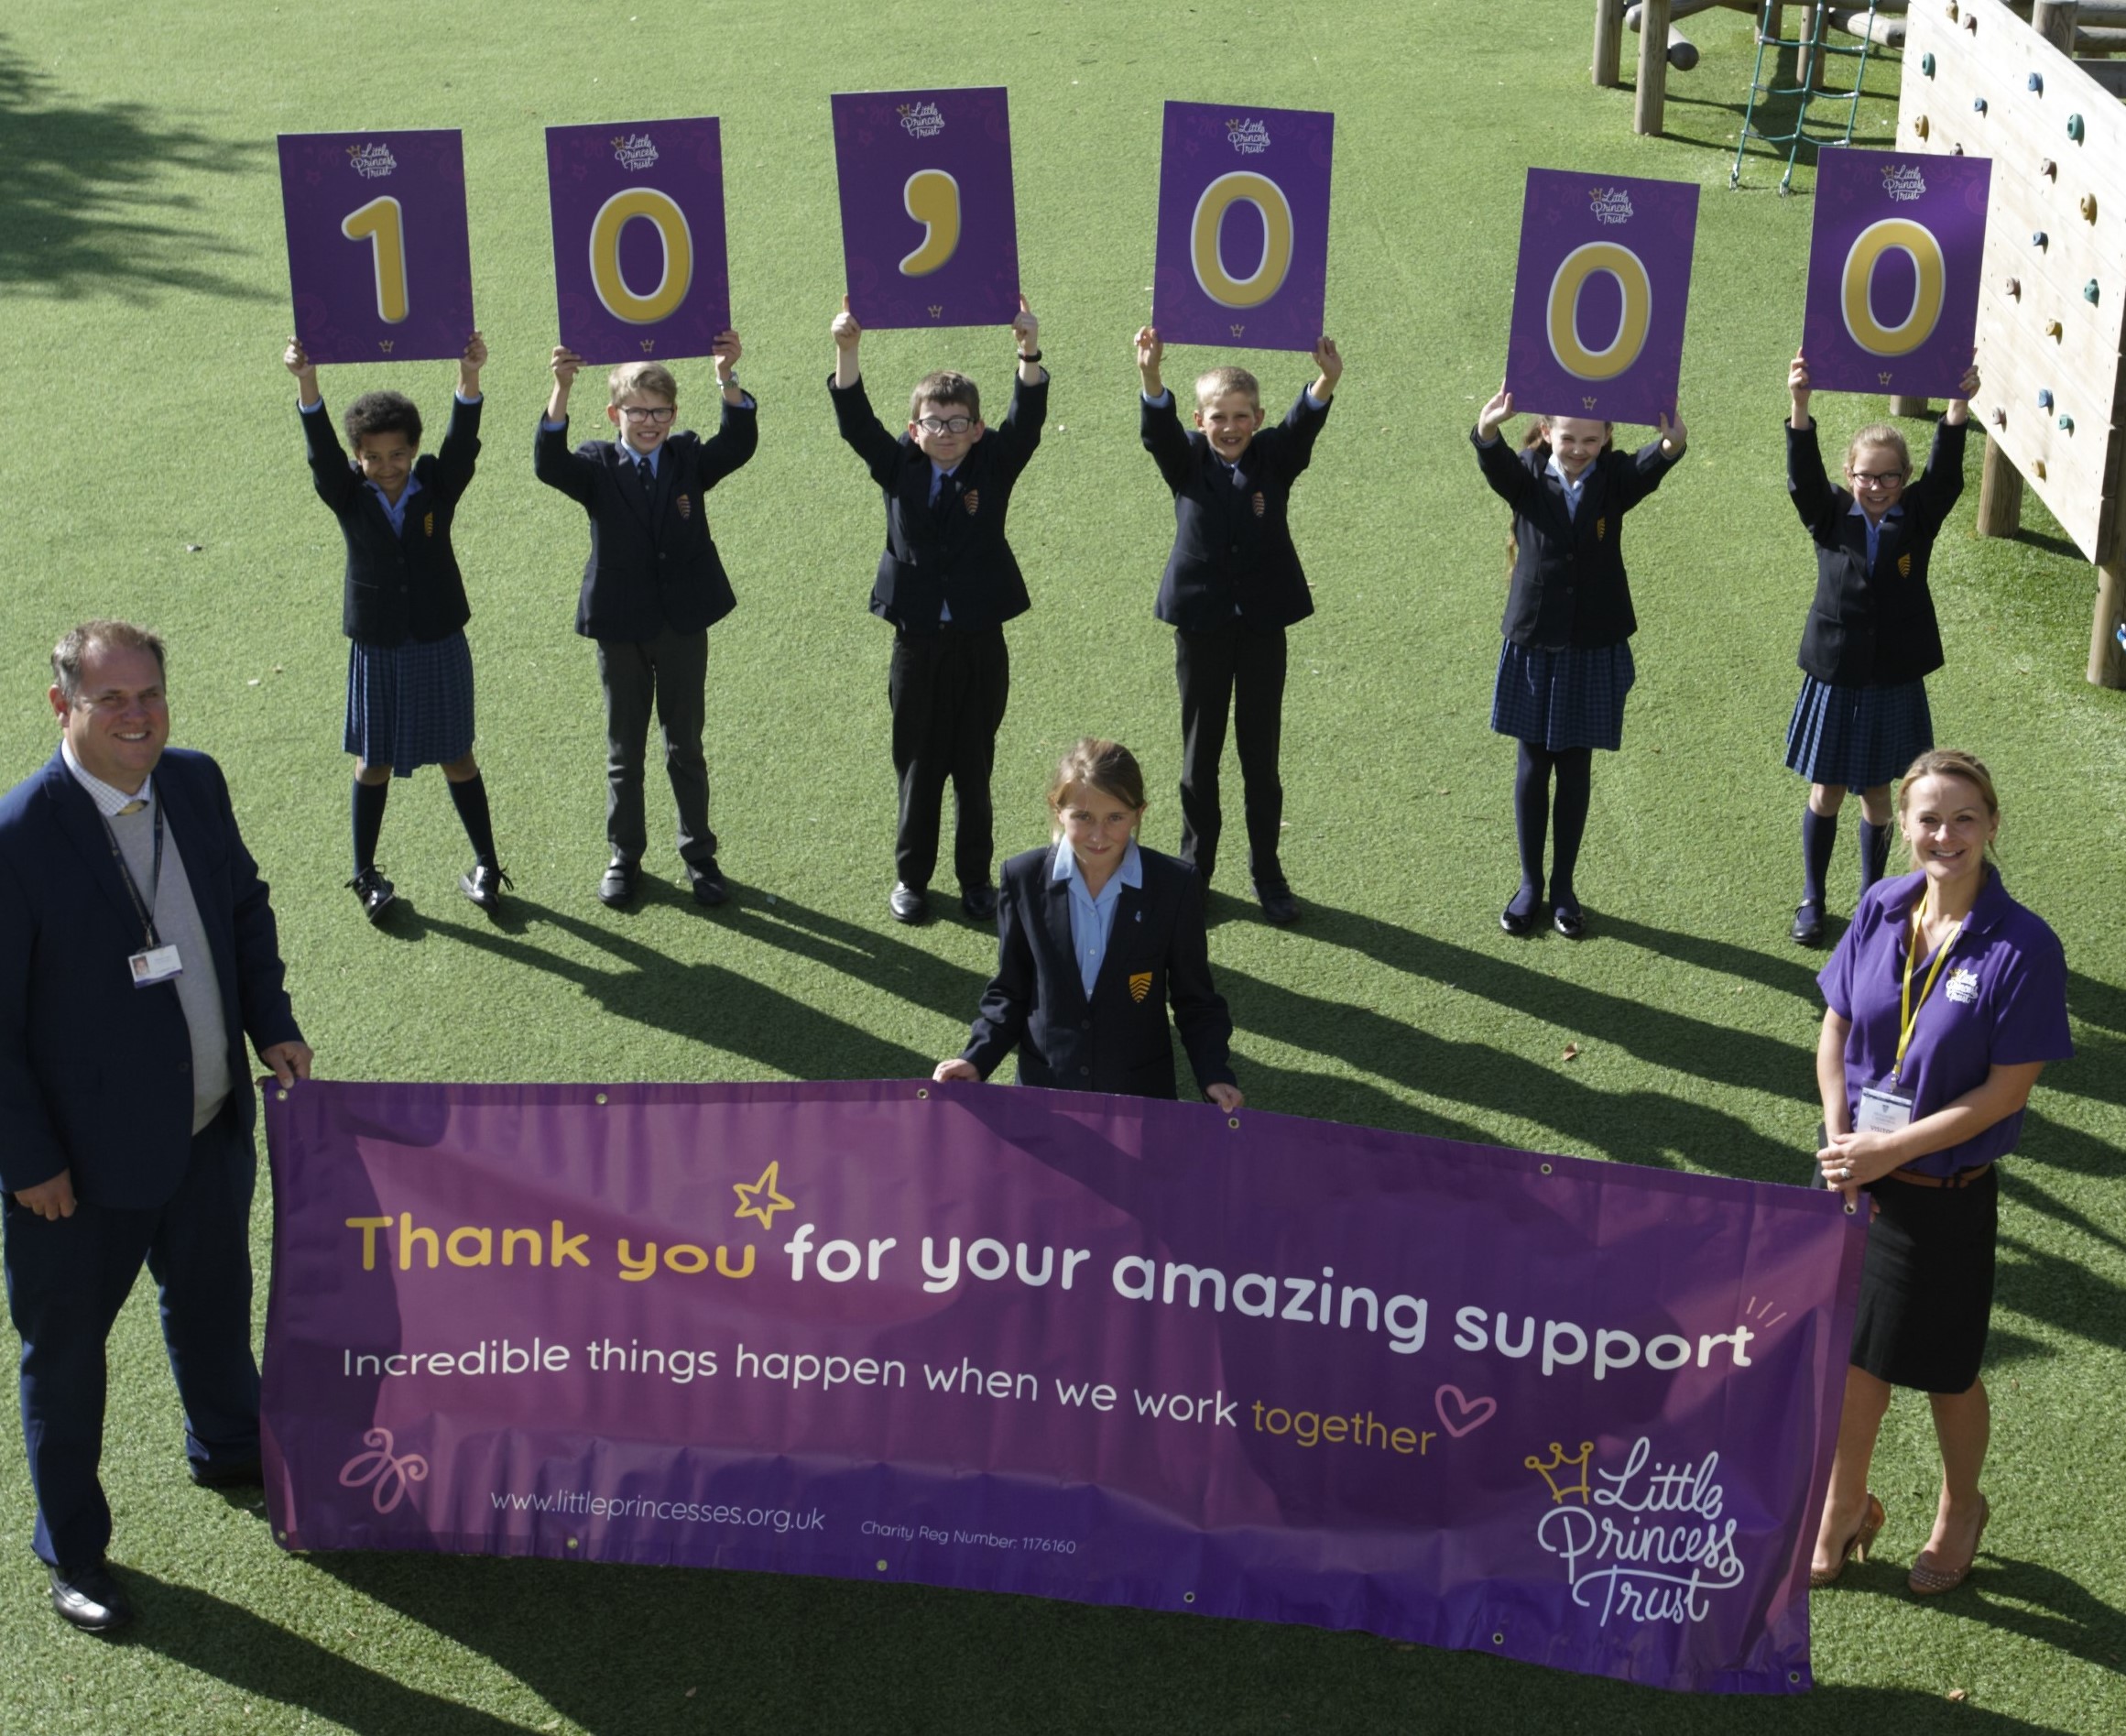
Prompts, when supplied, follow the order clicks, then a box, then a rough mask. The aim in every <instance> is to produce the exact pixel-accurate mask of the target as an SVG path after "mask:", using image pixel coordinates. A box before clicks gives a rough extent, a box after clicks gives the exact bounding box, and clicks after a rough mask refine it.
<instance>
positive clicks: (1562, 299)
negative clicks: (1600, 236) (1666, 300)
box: [1543, 241, 1653, 380]
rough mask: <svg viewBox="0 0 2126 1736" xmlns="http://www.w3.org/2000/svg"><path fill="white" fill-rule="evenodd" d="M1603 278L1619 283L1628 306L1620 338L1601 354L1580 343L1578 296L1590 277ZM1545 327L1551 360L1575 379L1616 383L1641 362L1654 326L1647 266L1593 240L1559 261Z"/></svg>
mask: <svg viewBox="0 0 2126 1736" xmlns="http://www.w3.org/2000/svg"><path fill="white" fill-rule="evenodd" d="M1601 276H1608V277H1612V278H1616V279H1617V287H1618V288H1619V289H1620V290H1622V291H1623V298H1624V305H1623V309H1622V311H1621V312H1619V315H1618V319H1617V332H1616V335H1615V336H1613V337H1612V338H1610V340H1609V341H1608V343H1607V344H1604V345H1603V346H1602V347H1601V348H1600V349H1598V350H1591V349H1589V348H1588V347H1587V346H1586V344H1582V343H1581V342H1580V292H1581V291H1582V290H1583V289H1586V287H1587V279H1588V278H1595V277H1601ZM1543 325H1544V328H1545V329H1546V330H1547V332H1548V333H1549V335H1550V353H1551V355H1553V356H1554V357H1555V358H1556V360H1557V364H1558V366H1560V367H1562V368H1564V369H1565V372H1566V373H1568V374H1570V375H1571V376H1572V377H1574V378H1575V379H1583V380H1613V379H1615V378H1616V377H1618V376H1619V375H1620V374H1622V373H1624V372H1625V371H1626V370H1627V369H1629V368H1630V366H1631V365H1632V363H1634V362H1636V361H1637V360H1638V359H1639V355H1640V352H1641V350H1643V349H1645V347H1646V334H1647V333H1648V332H1649V331H1650V330H1652V325H1653V280H1652V278H1650V277H1649V276H1648V275H1647V271H1646V264H1645V261H1643V260H1642V259H1641V258H1640V257H1639V256H1638V255H1637V254H1635V253H1633V252H1632V251H1631V249H1630V248H1629V247H1623V246H1618V245H1617V243H1615V242H1614V241H1590V242H1587V243H1586V244H1585V245H1583V246H1577V247H1575V248H1574V249H1573V250H1572V251H1571V252H1570V253H1568V254H1566V255H1565V257H1564V258H1563V259H1562V260H1560V261H1559V262H1558V267H1557V272H1556V275H1555V276H1554V277H1553V278H1551V280H1550V303H1549V306H1548V307H1547V308H1546V309H1545V311H1544V315H1543Z"/></svg>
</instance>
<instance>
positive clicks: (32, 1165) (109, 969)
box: [0, 748, 302, 1209]
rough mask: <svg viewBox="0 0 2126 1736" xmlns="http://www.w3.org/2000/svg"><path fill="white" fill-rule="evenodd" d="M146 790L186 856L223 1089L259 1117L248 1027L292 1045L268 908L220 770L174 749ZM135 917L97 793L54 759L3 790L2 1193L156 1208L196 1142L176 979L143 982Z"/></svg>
mask: <svg viewBox="0 0 2126 1736" xmlns="http://www.w3.org/2000/svg"><path fill="white" fill-rule="evenodd" d="M155 794H156V799H157V800H158V802H161V803H162V804H163V814H164V818H165V821H166V822H167V824H168V825H169V835H170V837H171V838H172V839H173V840H174V841H175V843H176V845H177V847H178V850H179V853H180V855H181V857H183V860H184V871H185V878H186V879H187V880H189V881H190V882H191V891H192V899H193V901H194V902H196V903H197V904H198V906H199V912H200V923H201V925H202V927H203V928H204V930H205V931H206V935H207V943H208V945H209V947H210V948H211V949H212V951H213V958H214V973H215V976H216V977H218V978H219V980H220V983H221V990H222V1018H223V1023H224V1026H225V1027H226V1028H227V1031H228V1034H229V1077H230V1079H231V1080H232V1081H234V1083H233V1084H232V1086H231V1087H230V1088H231V1092H232V1094H233V1095H234V1097H235V1098H236V1099H237V1104H238V1108H239V1113H240V1115H241V1117H242V1119H243V1125H244V1127H245V1130H246V1132H248V1130H249V1129H250V1126H251V1122H252V1118H253V1116H254V1114H255V1113H256V1103H255V1100H254V1098H253V1097H252V1091H251V1075H252V1071H253V1069H252V1065H251V1062H250V1060H249V1058H248V1057H247V1056H246V1055H245V1054H244V1039H245V1036H246V1035H248V1036H249V1037H250V1038H251V1040H252V1042H253V1043H255V1044H256V1046H257V1047H259V1048H261V1049H267V1048H270V1047H272V1046H273V1045H274V1044H275V1043H289V1042H300V1040H301V1035H302V1033H301V1032H300V1031H299V1030H298V1029H297V1027H296V1022H295V1014H294V1012H293V1010H291V1009H290V1007H289V999H288V993H287V990H286V988H284V987H283V984H282V977H283V975H284V972H283V969H282V966H281V962H280V946H279V940H278V935H277V934H276V932H275V929H274V923H273V908H272V906H271V905H270V904H269V903H268V902H267V889H266V882H265V881H264V880H262V879H259V878H258V865H257V864H256V862H254V861H253V860H252V859H251V853H250V852H249V851H248V850H246V849H245V847H244V840H243V838H242V837H241V836H240V835H238V833H237V830H236V816H235V814H234V813H233V812H232V811H231V809H230V806H229V786H228V784H227V783H226V782H225V781H224V780H223V777H222V769H221V768H220V767H219V766H217V765H216V764H215V763H214V762H213V760H212V759H208V758H207V756H206V755H205V754H202V753H191V752H187V751H186V750H185V749H183V748H169V749H167V750H166V751H165V752H164V754H163V756H162V759H161V761H160V763H159V764H158V765H157V767H156V768H155ZM140 944H141V932H140V918H139V915H138V914H137V912H136V911H135V909H134V906H133V901H132V899H131V897H130V896H129V895H128V894H127V893H126V890H125V881H124V879H122V878H121V877H120V875H119V872H118V865H117V863H116V861H115V860H114V857H113V856H112V853H111V841H110V835H109V833H108V832H107V831H106V830H105V829H104V824H103V823H102V821H101V820H100V819H99V817H98V815H97V813H96V807H95V803H94V802H92V801H91V800H90V799H89V793H88V792H87V791H85V790H83V789H82V786H81V785H80V784H79V783H78V782H76V781H75V780H74V777H73V774H72V773H71V772H70V771H69V770H67V768H66V762H65V761H64V760H63V759H61V758H60V756H59V755H58V754H57V753H54V754H53V755H52V757H51V759H50V760H49V762H48V763H47V764H46V766H45V768H44V770H41V771H39V772H38V773H36V774H35V775H34V776H32V777H29V778H26V779H24V780H23V781H22V782H20V783H18V784H16V786H15V788H14V789H12V790H10V791H9V792H7V794H6V795H5V797H0V1189H5V1191H6V1192H8V1193H10V1194H12V1193H16V1192H18V1191H19V1190H21V1189H23V1188H26V1187H35V1186H37V1185H38V1184H39V1183H42V1182H48V1181H49V1180H50V1179H51V1178H52V1177H53V1176H55V1175H57V1174H59V1173H60V1171H61V1170H71V1172H72V1181H73V1189H74V1193H75V1195H76V1196H77V1197H79V1198H81V1199H83V1200H86V1201H88V1202H90V1203H92V1204H94V1205H99V1206H116V1207H120V1208H125V1209H145V1208H149V1207H153V1206H160V1205H162V1204H163V1203H164V1202H166V1201H167V1200H168V1199H169V1197H170V1196H171V1195H172V1194H173V1193H175V1192H176V1191H177V1186H178V1184H179V1183H180V1181H181V1180H182V1179H183V1178H184V1173H185V1165H186V1163H187V1161H188V1159H189V1157H190V1155H191V1121H192V1080H191V1034H190V1032H189V1030H188V1029H187V1027H186V1024H185V1018H184V1013H183V1012H182V1010H180V1008H179V1005H178V999H177V986H176V984H174V983H157V984H154V985H152V986H150V987H147V988H136V987H135V986H134V984H133V979H132V977H131V975H130V973H129V972H128V971H127V969H126V964H125V961H126V959H127V958H128V957H129V956H131V955H133V954H134V953H136V952H137V951H138V950H139V948H140Z"/></svg>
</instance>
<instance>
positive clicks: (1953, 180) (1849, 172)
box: [1801, 147, 1993, 398]
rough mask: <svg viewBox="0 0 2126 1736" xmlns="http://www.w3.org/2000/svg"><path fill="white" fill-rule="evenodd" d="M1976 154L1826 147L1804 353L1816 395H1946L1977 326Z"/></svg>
mask: <svg viewBox="0 0 2126 1736" xmlns="http://www.w3.org/2000/svg"><path fill="white" fill-rule="evenodd" d="M1992 176H1993V165H1992V163H1991V162H1990V160H1989V159H1988V158H1983V157H1935V156H1918V157H1903V156H1900V155H1898V154H1897V153H1896V152H1894V151H1881V150H1861V149H1858V148H1854V147H1844V148H1829V147H1826V149H1825V150H1824V151H1823V153H1822V154H1821V155H1820V156H1819V157H1818V158H1816V209H1815V223H1814V224H1813V225H1812V227H1811V228H1810V231H1809V247H1808V300H1807V303H1806V305H1805V306H1804V309H1803V311H1802V325H1801V331H1802V338H1801V347H1802V354H1803V355H1806V356H1807V357H1808V367H1809V380H1810V384H1811V385H1813V386H1814V387H1815V388H1816V389H1817V390H1819V391H1833V392H1890V393H1894V394H1896V395H1897V396H1900V397H1906V398H1955V397H1957V396H1958V395H1959V390H1958V388H1959V387H1960V386H1961V384H1962V381H1963V377H1964V370H1965V369H1966V368H1968V367H1969V366H1970V365H1971V355H1972V353H1973V350H1974V347H1975V345H1976V344H1977V341H1978V331H1979V264H1980V262H1981V260H1982V258H1983V257H1984V254H1985V250H1986V193H1987V189H1988V188H1989V186H1990V184H1991V181H1992Z"/></svg>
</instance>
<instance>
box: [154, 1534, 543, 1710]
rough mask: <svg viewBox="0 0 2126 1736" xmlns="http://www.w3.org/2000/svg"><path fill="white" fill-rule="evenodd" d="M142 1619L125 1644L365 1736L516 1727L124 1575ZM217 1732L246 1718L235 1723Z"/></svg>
mask: <svg viewBox="0 0 2126 1736" xmlns="http://www.w3.org/2000/svg"><path fill="white" fill-rule="evenodd" d="M125 1583H126V1585H127V1587H128V1588H130V1589H132V1590H133V1591H134V1592H135V1594H136V1600H137V1602H138V1604H139V1608H140V1612H141V1616H142V1618H143V1619H142V1621H141V1623H140V1626H139V1628H138V1629H137V1630H136V1633H137V1635H138V1637H137V1638H136V1640H134V1641H133V1642H132V1643H134V1644H135V1645H137V1646H139V1647H140V1648H141V1649H143V1650H146V1651H149V1652H153V1653H155V1654H158V1656H161V1657H165V1658H168V1659H169V1661H170V1662H171V1663H173V1664H179V1665H183V1666H184V1667H185V1668H186V1669H189V1670H193V1671H196V1672H197V1673H198V1674H200V1675H202V1676H210V1677H212V1678H213V1679H214V1680H215V1681H218V1682H225V1683H227V1684H228V1685H229V1686H230V1687H233V1688H234V1689H235V1690H236V1691H237V1692H238V1693H241V1694H245V1695H255V1696H256V1697H257V1698H260V1699H265V1700H274V1701H277V1702H278V1703H279V1704H281V1705H283V1706H290V1707H297V1708H300V1709H302V1710H303V1711H305V1712H308V1713H311V1714H313V1715H315V1716H317V1717H320V1718H322V1719H327V1720H331V1721H332V1722H333V1723H334V1724H339V1725H343V1726H344V1727H345V1728H347V1729H348V1730H353V1731H365V1732H382V1731H422V1732H424V1733H426V1736H491V1733H498V1732H501V1731H520V1730H522V1729H523V1728H524V1727H523V1726H522V1725H520V1724H517V1723H513V1722H511V1721H510V1720H507V1719H506V1718H497V1717H496V1716H495V1715H494V1714H493V1713H491V1712H483V1711H476V1710H474V1709H472V1708H471V1707H467V1706H461V1705H458V1704H455V1703H454V1702H452V1701H451V1700H449V1699H445V1698H442V1697H440V1696H438V1695H434V1694H429V1693H425V1692H423V1691H422V1690H421V1689H420V1688H417V1687H409V1686H408V1685H407V1684H406V1683H404V1682H401V1681H398V1680H397V1679H395V1677H394V1676H392V1675H391V1674H389V1673H388V1670H380V1669H373V1668H371V1667H370V1666H369V1665H365V1664H358V1663H356V1662H355V1661H354V1659H352V1658H349V1657H344V1656H342V1655H341V1654H339V1653H338V1652H336V1651H334V1650H332V1649H330V1648H328V1647H326V1646H322V1645H320V1644H318V1643H317V1642H316V1641H314V1640H311V1639H309V1638H306V1637H305V1636H304V1635H302V1634H300V1633H293V1632H289V1630H288V1629H287V1628H285V1627H282V1626H280V1625H279V1624H278V1622H276V1621H267V1620H266V1619H265V1618H263V1617H261V1616H258V1615H255V1614H253V1613H252V1612H251V1611H250V1610H246V1609H245V1608H244V1607H243V1606H242V1605H240V1604H234V1603H230V1602H228V1601H226V1600H224V1599H222V1598H217V1597H215V1596H214V1595H213V1593H212V1592H208V1591H202V1590H201V1589H198V1588H197V1587H196V1586H188V1585H179V1584H177V1583H175V1582H173V1581H171V1580H167V1579H158V1578H154V1577H153V1576H152V1575H150V1574H145V1573H141V1572H138V1571H136V1570H129V1571H128V1572H127V1573H126V1575H125ZM230 1711H231V1713H232V1716H230V1717H229V1718H228V1719H227V1720H225V1722H224V1724H223V1725H222V1728H224V1729H225V1730H226V1729H235V1728H238V1727H239V1726H240V1725H242V1724H243V1723H244V1722H245V1720H244V1719H242V1718H241V1717H238V1716H235V1715H234V1708H231V1709H230Z"/></svg>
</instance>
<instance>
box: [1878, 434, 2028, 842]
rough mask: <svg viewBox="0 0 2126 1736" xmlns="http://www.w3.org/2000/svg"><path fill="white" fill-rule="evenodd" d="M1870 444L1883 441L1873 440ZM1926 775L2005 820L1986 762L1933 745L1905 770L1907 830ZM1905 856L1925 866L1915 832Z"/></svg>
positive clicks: (1907, 838)
mask: <svg viewBox="0 0 2126 1736" xmlns="http://www.w3.org/2000/svg"><path fill="white" fill-rule="evenodd" d="M1875 443H1880V442H1870V444H1875ZM1922 778H1961V779H1962V780H1963V781H1965V782H1966V783H1968V784H1969V785H1970V786H1971V788H1972V789H1974V790H1976V791H1977V792H1979V800H1980V801H1981V802H1984V803H1985V804H1986V812H1987V813H1988V814H1990V816H1991V817H1992V819H1993V822H1994V824H2000V820H2001V799H2000V797H1999V796H1997V795H1995V794H1994V792H1993V774H1992V773H1991V772H1990V771H1989V770H1986V762H1985V761H1984V760H1983V759H1979V756H1978V755H1977V754H1975V753H1966V752H1965V751H1964V750H1963V749H1962V748H1928V749H1927V750H1926V751H1925V752H1924V753H1923V754H1921V755H1920V757H1919V758H1918V759H1914V760H1913V762H1912V763H1911V764H1910V765H1909V766H1907V767H1905V769H1904V781H1903V782H1902V783H1901V784H1899V785H1898V789H1897V820H1898V827H1899V830H1900V831H1902V830H1903V823H1904V812H1905V808H1906V807H1907V805H1908V804H1909V802H1910V799H1911V796H1912V786H1913V784H1915V783H1917V782H1918V781H1920V780H1921V779H1922ZM1986 855H1987V857H1989V858H1990V859H1997V858H1994V857H1993V840H1992V839H1991V838H1988V839H1987V840H1986ZM1904 858H1905V861H1906V862H1907V863H1908V864H1909V865H1910V866H1911V867H1912V868H1914V869H1917V868H1920V867H1921V866H1922V864H1921V862H1920V859H1919V848H1918V846H1916V845H1914V844H1913V841H1912V834H1911V833H1909V832H1906V833H1905V834H1904Z"/></svg>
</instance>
